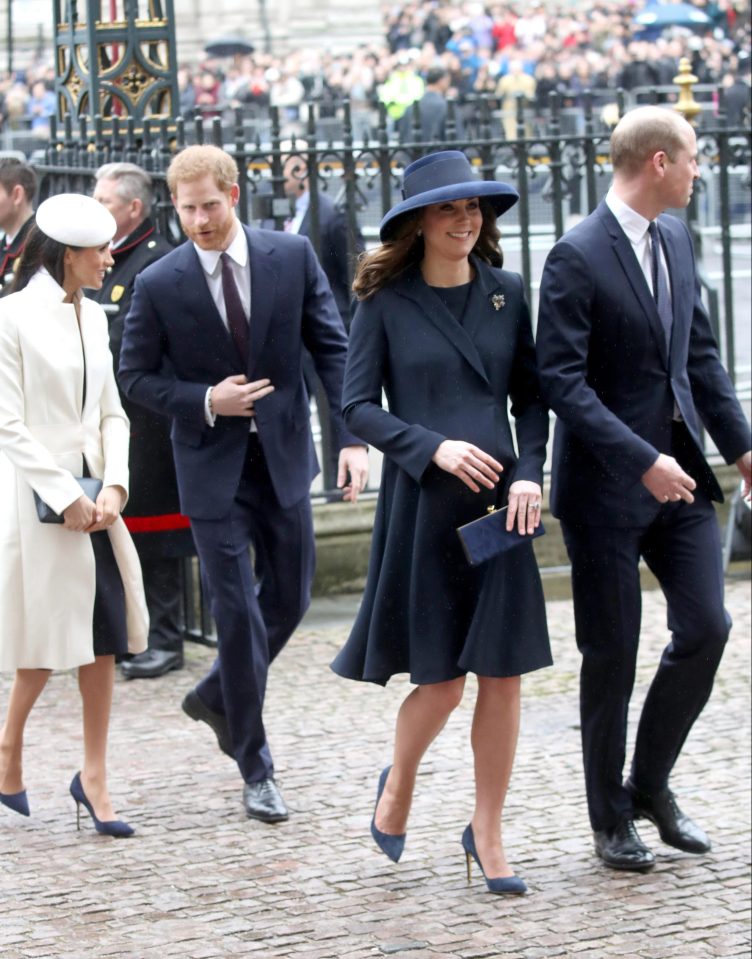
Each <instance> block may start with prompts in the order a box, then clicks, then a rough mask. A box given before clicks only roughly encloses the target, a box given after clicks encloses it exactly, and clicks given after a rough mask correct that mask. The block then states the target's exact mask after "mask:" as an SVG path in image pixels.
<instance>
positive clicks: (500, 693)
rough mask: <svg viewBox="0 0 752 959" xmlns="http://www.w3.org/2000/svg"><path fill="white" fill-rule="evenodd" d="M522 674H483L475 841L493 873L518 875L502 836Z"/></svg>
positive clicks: (476, 739)
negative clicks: (509, 859) (495, 675)
mask: <svg viewBox="0 0 752 959" xmlns="http://www.w3.org/2000/svg"><path fill="white" fill-rule="evenodd" d="M520 688H521V680H520V677H519V676H512V677H509V678H505V679H497V678H494V677H490V676H479V677H478V699H477V701H476V704H475V715H474V716H473V728H472V735H471V742H472V746H473V754H474V757H475V812H474V813H473V818H472V826H473V835H474V837H475V847H476V849H477V851H478V856H479V858H480V861H481V863H482V864H483V870H484V872H485V873H486V876H488V877H489V878H497V877H500V876H512V875H514V870H513V869H512V868H511V867H510V866H509V863H508V862H507V859H506V855H505V854H504V844H503V842H502V839H501V815H502V810H503V809H504V800H505V799H506V795H507V789H508V788H509V780H510V779H511V776H512V766H513V765H514V754H515V751H516V748H517V737H518V735H519V730H520Z"/></svg>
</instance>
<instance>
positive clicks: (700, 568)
mask: <svg viewBox="0 0 752 959" xmlns="http://www.w3.org/2000/svg"><path fill="white" fill-rule="evenodd" d="M561 525H562V530H563V533H564V539H565V542H566V545H567V550H568V552H569V558H570V560H571V563H572V588H573V595H574V611H575V625H576V632H577V645H578V647H579V650H580V652H581V653H582V669H581V673H580V714H581V720H582V748H583V759H584V765H585V786H586V790H587V799H588V810H589V813H590V821H591V823H592V826H593V829H595V830H601V829H612V828H614V827H615V826H616V825H617V824H618V822H619V821H620V820H621V819H622V818H624V817H625V816H628V815H630V814H631V802H630V799H629V795H628V793H627V792H626V790H625V789H624V787H623V785H622V776H623V770H624V761H625V754H626V735H627V711H628V707H629V700H630V697H631V694H632V687H633V685H634V677H635V663H636V659H637V647H638V642H639V636H640V617H641V611H642V605H641V592H640V576H639V570H638V563H639V560H640V557H641V556H642V557H643V558H644V560H645V562H646V564H647V566H648V567H649V569H650V570H651V571H652V572H653V574H654V575H655V576H656V578H657V579H658V581H659V583H660V585H661V588H662V590H663V593H664V595H665V597H666V601H667V606H668V627H669V629H670V630H671V641H670V642H669V644H668V646H666V648H665V649H664V651H663V655H662V656H661V660H660V664H659V666H658V671H657V672H656V674H655V677H654V679H653V682H652V684H651V686H650V689H649V691H648V694H647V697H646V699H645V703H644V705H643V708H642V714H641V716H640V720H639V725H638V729H637V737H636V742H635V750H634V757H633V761H632V769H631V773H630V777H631V779H632V781H633V783H634V784H635V785H636V786H637V787H638V789H639V790H640V791H644V792H645V793H647V794H649V795H650V794H653V793H656V792H658V791H659V790H661V789H663V788H664V787H665V786H666V785H667V784H668V778H669V775H670V773H671V770H672V768H673V766H674V763H675V762H676V759H677V757H678V755H679V752H680V750H681V748H682V745H683V743H684V740H685V739H686V737H687V734H688V733H689V731H690V729H691V728H692V724H693V723H694V721H695V719H696V718H697V717H698V716H699V714H700V712H701V711H702V708H703V706H704V705H705V703H706V702H707V700H708V697H709V696H710V692H711V690H712V687H713V680H714V677H715V673H716V670H717V668H718V664H719V663H720V660H721V656H722V654H723V649H724V646H725V643H726V640H727V638H728V633H729V629H730V627H731V619H730V617H729V616H728V613H727V612H726V611H725V609H724V606H723V561H722V553H721V543H720V533H719V530H718V523H717V520H716V517H715V512H714V509H713V506H712V504H711V503H710V501H709V500H707V499H706V498H705V497H704V496H702V494H698V493H696V494H695V502H694V503H693V504H691V505H689V504H686V503H684V502H681V503H671V504H667V505H665V506H662V507H661V509H660V512H659V513H658V516H657V517H656V519H655V520H654V521H653V522H652V523H651V524H650V525H649V526H647V527H645V528H637V529H634V528H627V529H624V528H615V527H598V526H585V525H572V524H569V523H565V522H562V524H561Z"/></svg>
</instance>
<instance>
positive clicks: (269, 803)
mask: <svg viewBox="0 0 752 959" xmlns="http://www.w3.org/2000/svg"><path fill="white" fill-rule="evenodd" d="M243 805H244V806H245V811H246V815H247V816H249V817H250V818H251V819H260V820H261V822H285V820H287V819H288V818H289V815H290V814H289V813H288V811H287V806H286V805H285V801H284V799H283V798H282V794H281V793H280V791H279V789H278V788H277V784H276V783H275V782H274V780H273V779H262V780H260V781H259V782H257V783H246V784H245V786H243Z"/></svg>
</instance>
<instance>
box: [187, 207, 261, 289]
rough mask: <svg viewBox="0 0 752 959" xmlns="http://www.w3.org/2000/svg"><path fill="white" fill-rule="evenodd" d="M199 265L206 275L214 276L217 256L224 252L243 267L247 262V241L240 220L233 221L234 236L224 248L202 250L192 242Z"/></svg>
mask: <svg viewBox="0 0 752 959" xmlns="http://www.w3.org/2000/svg"><path fill="white" fill-rule="evenodd" d="M193 249H194V250H195V251H196V255H197V256H198V259H199V262H200V263H201V267H202V269H203V271H204V273H206V274H207V275H208V276H214V274H215V273H217V271H218V269H219V258H220V256H222V254H223V253H226V254H227V255H228V256H229V257H230V259H231V260H234V262H235V263H237V265H238V266H240V267H245V266H246V265H247V263H248V243H247V242H246V238H245V231H244V230H243V228H242V227H241V225H240V221H239V220H236V221H235V236H234V237H233V238H232V240H231V242H230V245H229V246H228V247H227V249H226V250H202V249H201V247H199V246H196V244H195V243H194V244H193Z"/></svg>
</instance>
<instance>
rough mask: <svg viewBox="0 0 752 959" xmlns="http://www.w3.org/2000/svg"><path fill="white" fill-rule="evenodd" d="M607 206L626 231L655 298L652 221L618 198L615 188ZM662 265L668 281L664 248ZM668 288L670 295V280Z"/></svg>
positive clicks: (609, 195)
mask: <svg viewBox="0 0 752 959" xmlns="http://www.w3.org/2000/svg"><path fill="white" fill-rule="evenodd" d="M606 206H607V207H608V208H609V210H610V211H611V212H612V213H613V215H614V216H615V217H616V220H617V222H618V224H619V226H620V227H621V228H622V230H624V233H625V234H626V236H627V239H628V240H629V242H630V243H631V244H632V249H633V250H634V254H635V256H636V257H637V262H638V263H639V264H640V269H641V270H642V272H643V273H644V274H645V282H646V283H647V285H648V289H649V290H650V292H651V293H652V294H653V295H654V296H655V290H654V289H653V261H652V256H651V252H650V234H649V233H648V227H649V226H650V220H646V219H645V217H644V216H642V215H641V214H640V213H638V212H637V211H636V210H633V209H632V207H631V206H627V204H626V203H625V202H624V200H622V199H621V198H620V197H619V196H617V194H616V192H615V191H614V188H613V187H611V189H610V190H609V191H608V193H607V194H606ZM660 264H661V269H662V270H663V271H664V273H665V275H666V278H667V279H668V266H667V265H666V257H665V255H664V253H663V246H661V248H660ZM667 286H668V288H669V295H670V290H671V282H670V280H669V282H668V283H667Z"/></svg>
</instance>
